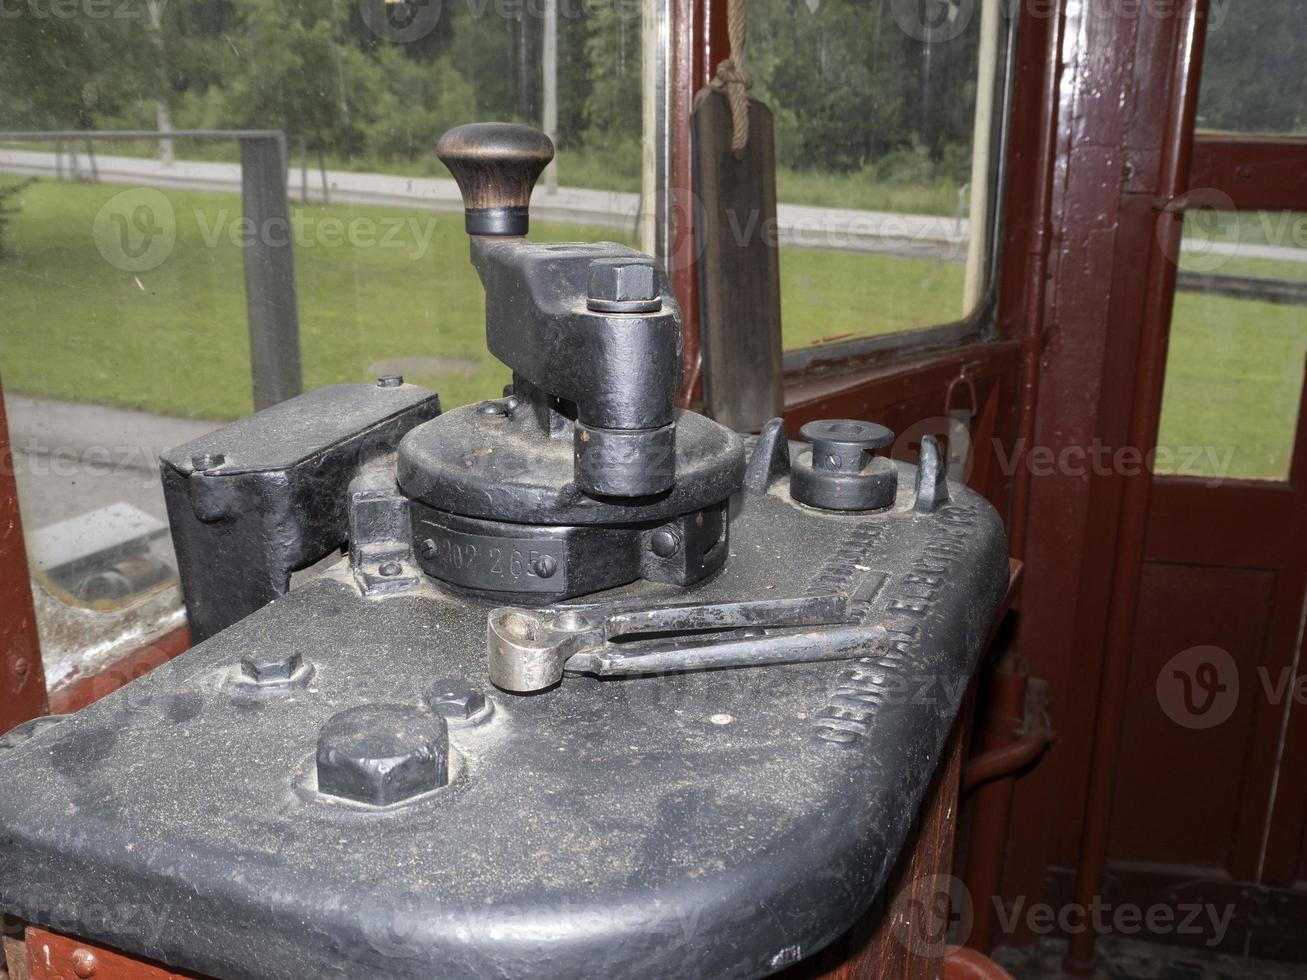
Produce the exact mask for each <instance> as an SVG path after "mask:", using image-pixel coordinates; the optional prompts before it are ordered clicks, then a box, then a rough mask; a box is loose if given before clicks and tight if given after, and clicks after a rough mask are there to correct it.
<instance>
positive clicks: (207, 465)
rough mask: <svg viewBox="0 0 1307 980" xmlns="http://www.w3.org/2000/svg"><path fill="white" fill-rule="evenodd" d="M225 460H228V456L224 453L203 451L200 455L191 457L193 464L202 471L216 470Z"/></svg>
mask: <svg viewBox="0 0 1307 980" xmlns="http://www.w3.org/2000/svg"><path fill="white" fill-rule="evenodd" d="M225 462H227V457H226V456H224V455H223V454H222V453H201V454H200V455H198V456H192V457H191V466H193V467H195V469H196V470H198V471H200V472H203V471H204V470H215V469H217V468H218V467H219V466H221V465H222V464H223V463H225Z"/></svg>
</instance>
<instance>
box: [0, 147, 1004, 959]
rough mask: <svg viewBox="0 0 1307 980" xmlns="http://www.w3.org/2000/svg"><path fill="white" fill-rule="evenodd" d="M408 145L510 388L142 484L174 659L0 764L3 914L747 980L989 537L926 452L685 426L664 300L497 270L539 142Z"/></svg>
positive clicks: (905, 775)
mask: <svg viewBox="0 0 1307 980" xmlns="http://www.w3.org/2000/svg"><path fill="white" fill-rule="evenodd" d="M439 152H440V154H441V156H442V158H443V159H444V160H445V161H446V163H447V164H448V165H449V167H450V169H451V171H452V172H453V173H454V175H455V177H456V178H457V179H458V181H459V184H460V187H461V189H462V191H463V196H464V203H465V205H466V212H465V214H466V218H465V220H466V225H467V230H468V232H469V234H470V236H471V254H472V261H473V263H474V265H475V266H476V268H477V270H478V272H479V273H480V275H481V278H482V281H483V282H484V284H485V287H486V331H487V337H488V340H489V345H490V349H491V350H492V351H493V352H494V353H495V354H496V356H498V357H499V358H500V359H501V360H503V361H504V362H505V363H506V364H508V365H509V366H510V367H511V368H512V369H513V384H512V388H511V391H509V392H507V393H506V394H505V395H504V397H502V398H496V399H492V400H489V401H486V402H483V403H481V404H478V405H471V406H467V407H464V408H457V409H454V410H452V411H449V412H445V413H443V414H442V412H441V406H440V402H439V399H438V397H437V396H436V395H435V393H433V392H430V391H427V390H425V389H423V388H420V387H417V386H414V385H411V384H405V383H404V381H403V379H401V378H398V377H385V378H381V379H378V380H377V381H376V382H375V383H368V384H354V385H336V386H332V387H328V388H323V389H319V390H317V391H313V392H310V393H308V394H305V395H303V396H300V397H299V398H296V399H292V400H291V401H288V402H284V403H282V404H280V405H277V406H275V407H273V408H270V409H267V410H265V411H262V412H259V413H258V414H257V415H254V416H251V417H249V418H246V419H242V420H240V421H238V422H236V423H233V424H232V425H230V426H227V427H225V428H223V429H221V430H219V431H217V432H215V433H211V434H210V435H208V436H205V437H203V438H201V439H199V440H196V441H195V442H192V443H190V444H188V445H186V446H183V447H180V448H178V449H176V450H173V451H171V452H169V453H167V454H166V455H165V456H164V457H163V460H162V464H161V470H162V477H163V482H164V488H165V495H166V498H167V503H168V511H169V517H170V520H171V523H172V531H173V539H174V543H175V545H176V551H177V556H178V561H179V563H180V567H181V573H182V581H183V588H184V591H185V596H186V603H187V610H188V614H189V618H190V623H191V629H192V635H193V637H194V639H195V641H196V646H195V647H194V648H193V649H191V650H189V651H188V652H186V653H185V654H183V655H182V656H180V657H178V658H177V659H176V660H174V661H172V662H171V663H169V664H167V665H165V666H163V667H160V668H158V669H156V670H154V671H152V672H151V673H149V674H148V675H146V676H145V677H143V678H141V679H140V680H138V681H135V682H134V683H132V684H130V685H128V686H127V687H125V688H123V689H122V690H120V691H118V692H116V693H115V694H113V695H110V696H109V697H107V698H105V699H103V700H101V701H99V702H97V703H96V704H94V705H92V706H91V707H89V708H87V709H85V710H83V711H81V712H79V713H77V714H76V715H73V716H69V717H68V718H66V719H63V720H60V721H54V720H51V719H44V720H42V721H41V722H40V723H39V724H32V725H29V726H27V727H25V728H23V729H21V730H16V731H15V732H13V733H10V735H9V736H8V737H7V738H5V739H3V740H0V785H5V786H11V787H23V789H24V792H21V793H5V794H0V911H4V912H8V913H11V914H14V915H17V916H19V917H21V918H22V919H24V920H26V921H29V922H32V923H35V924H39V925H42V926H45V927H47V928H52V929H55V930H57V931H61V932H65V933H68V934H71V935H74V936H79V937H82V938H84V939H86V940H89V941H91V942H96V943H101V944H104V945H108V946H112V947H117V948H121V949H123V950H126V951H128V952H131V953H134V954H138V955H141V956H144V957H148V958H150V959H154V960H158V961H161V962H163V963H167V964H169V965H171V966H174V967H179V968H184V969H189V970H193V971H196V972H199V973H201V974H205V975H210V976H217V977H231V978H249V980H255V978H259V980H299V978H305V980H307V978H315V980H316V978H320V977H326V976H331V977H349V978H352V977H357V978H368V980H376V978H392V977H393V978H401V980H418V978H428V977H433V976H439V977H444V978H450V980H462V978H467V980H472V978H482V977H502V978H510V980H511V978H533V980H534V978H547V980H548V978H559V980H561V978H567V980H585V978H604V980H637V978H638V980H644V978H649V977H675V978H688V977H722V978H734V977H741V978H743V977H757V976H763V975H766V974H770V973H774V972H776V971H779V970H782V969H784V968H786V967H788V966H790V965H792V964H794V963H796V962H799V961H801V960H803V959H805V958H807V957H809V956H811V955H813V954H815V953H816V952H818V951H819V950H821V949H822V948H823V947H824V946H826V945H827V944H829V943H830V942H832V941H833V940H834V939H835V938H836V937H838V936H839V935H841V934H842V933H844V932H845V930H847V929H848V928H849V927H850V925H851V924H852V923H853V922H854V921H855V920H857V919H858V918H859V917H860V916H861V915H862V914H863V913H864V912H865V911H866V910H867V909H868V908H869V907H870V906H871V905H872V903H873V901H874V900H875V899H876V898H877V896H878V895H879V893H880V892H881V889H882V887H883V885H884V883H885V881H886V879H887V877H888V875H889V873H890V869H891V868H892V867H893V866H894V864H895V862H896V860H897V858H898V855H899V851H900V848H901V847H902V846H903V842H904V840H905V839H906V837H907V835H908V833H909V831H910V828H911V826H912V824H913V821H914V820H915V818H916V816H917V813H918V810H919V807H920V805H921V801H922V799H923V797H924V794H925V792H926V789H927V787H928V786H929V784H930V782H931V780H932V777H933V776H934V773H935V771H936V767H937V765H938V763H939V759H940V755H941V752H942V749H943V746H944V744H945V742H946V739H947V737H948V735H949V732H950V731H951V730H952V729H953V727H954V724H955V721H956V718H957V715H958V711H959V706H960V704H961V701H962V698H963V695H964V692H965V690H966V688H967V686H968V684H969V683H970V679H971V676H972V674H973V671H974V669H975V663H976V658H977V656H978V654H979V651H980V648H981V645H982V643H983V641H984V638H985V636H986V635H987V633H988V631H989V629H990V626H991V621H992V619H993V617H994V615H995V612H996V610H997V609H998V608H999V606H1000V603H1001V600H1002V597H1003V595H1004V592H1005V589H1006V586H1007V546H1006V538H1005V535H1004V532H1003V528H1002V525H1001V523H1000V521H999V519H998V515H997V514H996V513H995V512H994V510H993V508H992V507H990V506H989V504H988V503H987V502H986V501H984V500H983V499H982V498H981V497H979V496H978V495H976V494H975V493H973V492H971V491H970V490H968V489H966V488H965V487H961V486H958V485H956V484H950V483H949V482H948V481H947V479H946V477H945V472H944V468H943V459H942V454H941V452H940V447H939V445H938V444H937V443H936V442H935V441H934V440H933V439H932V438H930V437H926V438H925V439H923V441H922V444H921V447H920V459H919V461H918V463H917V465H910V464H908V463H906V462H903V461H901V460H897V459H890V458H888V457H887V456H886V455H884V453H883V452H882V451H883V450H884V449H885V447H886V446H887V445H888V444H889V443H890V442H891V441H892V434H891V433H889V431H888V430H886V429H884V428H882V427H880V426H876V425H873V424H871V423H867V422H862V421H858V420H847V419H837V420H828V421H825V422H820V423H815V424H810V425H808V426H805V427H804V429H803V435H804V437H805V438H806V439H807V440H808V443H807V444H801V443H791V442H790V441H789V439H788V437H787V434H786V430H785V427H784V425H783V424H782V422H781V420H779V419H776V420H773V421H772V422H771V423H769V424H768V425H767V426H766V427H765V428H764V430H763V432H762V433H761V434H760V435H758V436H750V437H748V438H745V437H742V436H740V435H738V434H736V433H733V432H730V431H727V430H726V429H724V428H722V427H721V426H719V425H717V424H716V423H714V422H712V421H710V420H708V419H706V418H704V417H702V416H701V415H697V414H695V413H692V412H687V411H683V410H680V409H678V408H677V407H676V404H675V395H676V391H677V388H678V384H679V371H680V367H679V366H680V357H681V351H680V322H679V312H678V310H677V307H676V304H675V300H674V299H673V298H672V296H671V293H670V290H669V289H668V285H667V281H666V277H665V275H664V274H663V272H662V270H660V269H659V268H658V267H657V266H656V264H655V263H653V261H652V260H650V259H649V258H647V257H645V256H642V255H640V254H639V253H636V252H634V251H632V250H630V249H627V248H625V247H622V246H619V245H612V244H600V245H588V244H580V245H538V244H531V243H529V242H527V241H526V240H525V239H524V238H523V236H524V235H525V233H526V231H527V225H528V221H529V214H528V210H527V205H528V201H529V197H530V192H531V185H532V184H533V183H534V180H535V178H536V176H537V175H538V174H539V172H540V170H541V168H543V166H544V165H545V163H546V162H547V161H548V159H549V156H550V154H551V153H552V147H551V146H550V144H549V142H548V140H547V139H545V138H544V137H543V136H542V135H541V134H539V133H536V132H534V131H532V130H529V129H525V128H524V127H517V126H505V125H491V126H472V127H460V128H459V129H456V130H454V131H452V132H451V133H449V134H447V135H446V137H445V138H444V139H443V140H442V141H441V144H440V148H439ZM341 549H345V551H346V552H347V556H348V557H347V560H345V561H340V562H338V563H336V564H335V565H333V566H331V567H330V568H327V569H326V570H325V571H322V572H321V573H320V574H318V575H316V576H315V577H311V578H309V579H308V580H307V581H306V582H305V583H304V584H302V585H299V586H298V587H296V588H294V589H293V590H292V589H291V588H290V580H291V576H292V574H293V573H294V572H296V571H297V570H300V569H304V568H306V567H308V566H310V565H313V564H315V563H317V562H319V561H320V560H321V559H323V558H324V556H329V555H331V554H332V553H334V552H337V551H340V550H341Z"/></svg>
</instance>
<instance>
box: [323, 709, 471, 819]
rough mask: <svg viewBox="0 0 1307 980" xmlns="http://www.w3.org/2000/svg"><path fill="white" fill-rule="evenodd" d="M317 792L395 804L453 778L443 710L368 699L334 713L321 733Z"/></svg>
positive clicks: (355, 799) (366, 801) (381, 804)
mask: <svg viewBox="0 0 1307 980" xmlns="http://www.w3.org/2000/svg"><path fill="white" fill-rule="evenodd" d="M317 769H318V792H319V793H322V794H323V795H325V796H334V797H337V798H339V799H343V800H352V801H354V802H355V803H366V804H369V805H371V806H391V805H393V804H396V803H402V802H404V801H405V800H409V799H412V798H413V797H415V796H420V795H421V794H423V793H429V792H431V791H432V790H435V789H439V788H440V787H441V786H444V785H445V784H446V783H448V782H449V730H448V727H447V726H446V724H445V719H444V718H443V717H441V716H440V715H439V714H433V713H430V712H426V711H422V710H421V709H419V708H416V707H412V706H410V705H404V704H365V705H362V706H360V707H357V708H350V709H349V710H347V711H342V712H340V714H337V715H335V716H333V717H332V718H331V719H330V720H328V721H327V723H326V724H325V725H323V726H322V731H321V732H320V733H319V735H318V753H317Z"/></svg>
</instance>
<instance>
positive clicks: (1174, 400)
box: [1156, 211, 1307, 480]
mask: <svg viewBox="0 0 1307 980" xmlns="http://www.w3.org/2000/svg"><path fill="white" fill-rule="evenodd" d="M1305 358H1307V213H1294V212H1288V211H1281V212H1276V211H1267V212H1258V213H1255V214H1232V213H1228V212H1213V211H1200V212H1196V213H1192V214H1190V215H1189V216H1188V217H1187V218H1186V221H1185V237H1184V244H1183V248H1182V251H1181V255H1180V279H1179V288H1178V290H1177V292H1176V297H1175V313H1174V316H1173V319H1172V325H1171V343H1170V353H1169V355H1168V360H1167V370H1166V393H1165V397H1164V399H1163V404H1162V420H1161V431H1160V434H1159V437H1158V446H1159V453H1158V463H1157V466H1156V471H1157V472H1159V473H1172V474H1181V475H1186V476H1203V477H1209V478H1228V479H1245V480H1284V479H1286V478H1287V477H1288V475H1289V466H1290V461H1291V457H1292V455H1293V440H1294V434H1295V431H1296V427H1297V424H1298V409H1299V403H1300V399H1301V396H1302V385H1303V371H1304V366H1305V364H1307V362H1305Z"/></svg>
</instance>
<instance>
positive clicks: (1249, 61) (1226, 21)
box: [1198, 0, 1307, 135]
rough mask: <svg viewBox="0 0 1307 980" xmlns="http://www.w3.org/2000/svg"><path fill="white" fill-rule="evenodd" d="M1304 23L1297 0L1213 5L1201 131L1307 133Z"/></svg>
mask: <svg viewBox="0 0 1307 980" xmlns="http://www.w3.org/2000/svg"><path fill="white" fill-rule="evenodd" d="M1301 21H1302V4H1301V3H1300V2H1299V0H1238V2H1234V0H1224V2H1214V3H1212V4H1211V8H1210V11H1209V13H1208V20H1207V44H1206V48H1205V50H1204V53H1203V75H1202V88H1201V91H1200V92H1199V98H1198V128H1199V129H1205V130H1218V131H1225V132H1234V133H1272V134H1281V135H1282V134H1289V133H1307V99H1305V98H1304V97H1303V85H1302V82H1301V77H1302V64H1303V60H1304V58H1307V37H1304V35H1303V32H1302V30H1300V29H1299V24H1300V23H1301ZM1295 80H1297V83H1296V84H1295Z"/></svg>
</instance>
